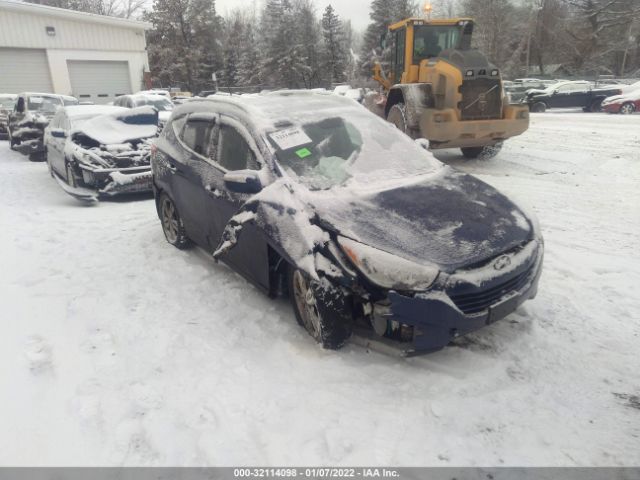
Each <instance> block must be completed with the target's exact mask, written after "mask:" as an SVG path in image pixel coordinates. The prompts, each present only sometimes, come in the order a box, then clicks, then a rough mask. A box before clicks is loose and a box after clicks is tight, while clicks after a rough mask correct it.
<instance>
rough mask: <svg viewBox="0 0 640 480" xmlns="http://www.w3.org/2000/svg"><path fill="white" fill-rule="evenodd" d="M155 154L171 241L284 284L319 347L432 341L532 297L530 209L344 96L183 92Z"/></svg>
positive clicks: (537, 261) (536, 270)
mask: <svg viewBox="0 0 640 480" xmlns="http://www.w3.org/2000/svg"><path fill="white" fill-rule="evenodd" d="M152 152H153V153H152V168H153V182H154V191H155V195H156V204H157V210H158V215H159V217H160V220H161V223H162V228H163V230H164V234H165V237H166V239H167V240H168V241H169V243H171V244H173V245H174V246H176V247H178V248H186V247H188V246H190V245H192V244H193V243H195V244H198V245H199V246H201V247H202V248H205V249H207V250H208V251H210V252H212V254H213V255H214V257H215V258H216V259H219V260H222V261H224V262H226V263H227V264H229V265H230V266H231V267H232V268H233V269H235V270H236V271H237V272H239V273H240V274H242V275H243V276H244V277H245V278H247V279H248V280H249V281H251V282H252V283H254V284H255V285H256V286H258V287H259V288H260V289H262V290H263V291H264V292H265V293H267V294H269V295H271V296H274V297H275V296H279V295H288V296H289V297H290V298H291V303H292V305H293V309H294V311H295V315H296V318H297V320H298V322H299V323H300V324H301V325H302V326H303V327H304V328H306V329H307V331H308V332H309V333H310V334H311V336H312V337H313V338H314V339H316V341H318V342H319V343H321V344H322V345H323V346H324V347H326V348H339V347H341V346H342V345H344V344H345V342H346V341H347V340H348V339H349V338H353V339H354V340H355V341H356V342H358V343H361V344H365V345H368V346H371V347H374V348H375V347H377V348H378V349H382V350H387V351H393V352H398V353H400V354H403V355H412V354H417V353H424V352H430V351H434V350H438V349H440V348H442V347H444V346H446V345H447V344H448V343H449V342H450V341H451V340H452V339H454V338H456V337H457V336H460V335H464V334H466V333H468V332H471V331H473V330H476V329H479V328H481V327H483V326H484V325H487V324H490V323H492V322H495V321H497V320H500V319H502V318H504V317H505V316H507V315H508V314H510V313H511V312H513V311H514V310H516V309H517V308H518V306H519V305H520V304H522V303H523V302H524V301H526V300H527V299H530V298H533V297H534V296H535V295H536V292H537V285H538V279H539V277H540V272H541V269H542V258H543V248H544V247H543V241H542V237H541V235H540V232H539V230H538V227H537V226H536V225H537V224H536V221H535V219H534V218H532V217H530V216H528V215H526V214H525V213H524V212H523V211H522V210H521V209H520V208H519V207H518V206H516V205H515V204H514V203H513V202H512V201H510V200H509V199H508V198H507V197H505V196H504V195H502V194H501V193H500V192H498V191H497V190H495V189H494V188H492V187H490V186H489V185H487V184H485V183H483V182H481V181H480V180H478V179H476V178H475V177H472V176H470V175H467V174H464V173H461V172H458V171H456V170H454V169H452V168H450V167H447V166H445V165H443V164H442V163H440V162H438V161H437V160H435V159H434V158H433V156H432V155H431V154H430V153H429V152H427V151H426V150H425V149H424V148H423V147H422V146H421V145H420V144H419V143H416V142H414V141H413V140H411V139H410V138H409V137H407V136H406V135H404V134H402V133H400V132H399V131H398V130H396V129H395V128H394V127H393V126H392V125H391V124H388V123H386V122H384V121H383V120H381V119H380V118H378V117H377V116H375V115H373V114H371V113H369V112H368V111H366V110H365V109H363V108H362V107H361V106H360V105H358V104H357V103H355V102H353V101H352V100H349V99H346V98H343V97H339V96H333V95H326V94H321V93H309V92H276V93H271V94H261V95H242V96H220V97H213V98H209V99H206V100H200V101H191V102H188V103H186V104H184V105H182V106H179V107H177V108H176V110H175V111H174V112H173V115H172V117H171V120H170V122H169V123H168V125H167V127H166V128H165V129H164V131H163V133H162V135H161V137H160V138H159V139H158V140H157V142H156V145H155V147H154V148H153V149H152Z"/></svg>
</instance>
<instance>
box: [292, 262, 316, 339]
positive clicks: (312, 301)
mask: <svg viewBox="0 0 640 480" xmlns="http://www.w3.org/2000/svg"><path fill="white" fill-rule="evenodd" d="M293 296H294V298H295V301H296V306H297V307H298V312H299V314H300V316H301V317H302V322H303V324H304V327H305V328H306V329H307V331H308V332H309V333H310V334H311V336H312V337H313V338H315V339H316V340H317V341H320V339H321V335H322V326H321V324H322V319H321V318H320V312H319V311H318V304H317V302H316V296H315V294H314V293H313V289H312V288H311V286H310V285H309V282H308V281H307V279H306V278H305V276H304V275H303V274H302V272H300V271H299V270H296V271H295V272H294V273H293Z"/></svg>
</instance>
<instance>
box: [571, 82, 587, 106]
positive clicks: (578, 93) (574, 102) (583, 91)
mask: <svg viewBox="0 0 640 480" xmlns="http://www.w3.org/2000/svg"><path fill="white" fill-rule="evenodd" d="M571 90H572V91H571V101H570V103H569V105H568V106H569V107H588V106H589V104H590V103H591V102H590V97H591V87H590V86H589V85H588V84H580V83H577V84H575V85H572V88H571Z"/></svg>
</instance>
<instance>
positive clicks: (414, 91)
mask: <svg viewBox="0 0 640 480" xmlns="http://www.w3.org/2000/svg"><path fill="white" fill-rule="evenodd" d="M398 103H404V106H405V109H406V116H407V126H408V127H409V128H411V129H416V130H417V129H419V128H420V117H421V116H422V112H423V111H424V109H425V108H433V87H432V85H431V84H430V83H409V84H406V85H394V86H393V87H391V90H389V97H388V99H387V105H386V107H385V112H384V113H385V118H386V117H387V116H388V115H389V110H391V107H393V106H394V105H396V104H398Z"/></svg>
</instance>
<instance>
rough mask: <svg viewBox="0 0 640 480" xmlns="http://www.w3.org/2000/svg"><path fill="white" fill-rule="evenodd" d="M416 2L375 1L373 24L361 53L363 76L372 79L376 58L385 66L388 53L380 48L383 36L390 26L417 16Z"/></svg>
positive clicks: (372, 4) (409, 0)
mask: <svg viewBox="0 0 640 480" xmlns="http://www.w3.org/2000/svg"><path fill="white" fill-rule="evenodd" d="M416 9H417V7H416V3H415V0H373V2H372V3H371V12H370V13H369V17H370V18H371V23H370V24H369V26H368V27H367V30H366V31H365V34H364V44H363V48H362V53H361V63H360V66H361V71H362V74H363V75H365V76H367V77H370V76H371V72H372V70H373V65H374V64H375V62H376V58H378V59H380V60H382V63H383V64H384V63H385V61H386V60H388V59H387V58H386V56H388V52H386V54H385V52H383V51H382V48H381V47H380V40H381V38H382V36H383V35H384V34H385V33H386V32H387V31H388V29H389V26H390V25H392V24H393V23H395V22H398V21H400V20H402V19H405V18H409V17H412V16H414V15H415V14H416Z"/></svg>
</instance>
